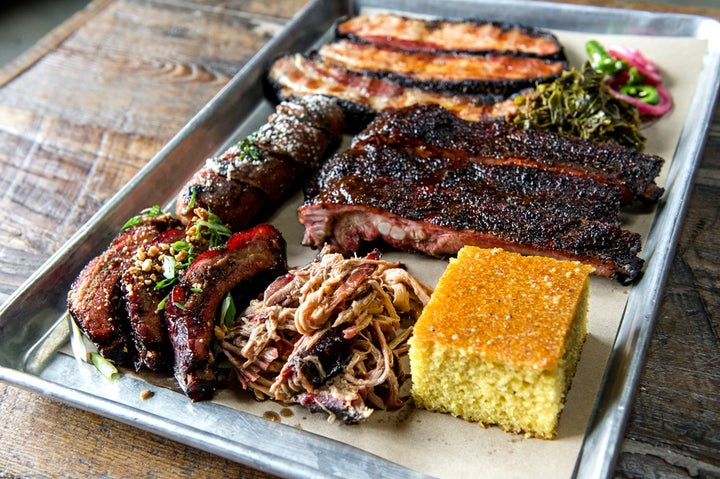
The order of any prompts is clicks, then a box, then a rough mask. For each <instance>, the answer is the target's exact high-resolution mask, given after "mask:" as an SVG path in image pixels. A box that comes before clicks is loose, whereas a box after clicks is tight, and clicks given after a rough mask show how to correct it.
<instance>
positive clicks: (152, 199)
mask: <svg viewBox="0 0 720 479" xmlns="http://www.w3.org/2000/svg"><path fill="white" fill-rule="evenodd" d="M365 8H385V9H394V10H399V11H406V12H413V13H418V14H427V15H434V16H441V17H458V18H467V17H476V18H483V19H488V20H495V21H504V22H510V23H521V24H526V25H533V26H537V27H542V28H548V29H565V30H572V31H577V32H585V33H597V34H602V33H617V34H632V35H648V36H655V37H678V38H695V39H705V40H707V51H706V52H705V55H704V60H703V66H702V71H701V72H700V75H699V77H698V78H697V83H696V88H695V93H694V94H693V96H692V99H691V102H690V105H689V111H691V112H693V114H692V115H687V118H685V119H684V123H683V127H682V132H681V134H680V139H679V142H678V144H677V148H676V149H675V152H674V155H673V159H672V162H671V165H670V168H669V171H668V173H667V179H666V182H665V186H666V189H667V193H666V196H665V199H664V202H663V203H662V204H661V205H659V206H658V208H657V210H656V212H655V216H654V222H653V224H652V227H651V229H650V233H649V235H648V237H647V240H646V244H645V247H644V252H643V256H644V257H645V258H646V259H651V260H650V261H648V263H647V267H646V271H645V274H644V277H643V279H642V280H641V281H640V282H639V283H638V284H637V285H635V286H633V287H632V288H631V289H630V292H629V294H628V300H627V303H626V306H625V311H624V313H623V315H622V320H621V322H620V327H619V328H618V330H617V335H616V337H615V341H614V344H613V346H612V349H611V351H610V355H609V360H608V362H607V365H606V367H605V373H604V376H603V378H602V383H601V387H600V394H599V395H598V397H597V398H596V400H595V405H594V408H593V414H592V416H591V418H590V420H589V423H588V426H587V429H586V432H585V435H584V442H583V446H582V448H581V450H580V453H579V455H578V457H577V460H576V463H575V470H574V472H573V475H574V476H576V477H607V476H609V475H610V474H611V473H612V471H613V467H614V462H615V458H616V456H617V453H618V445H619V444H620V442H621V439H622V433H623V430H624V427H625V423H626V420H627V416H628V414H629V410H630V406H631V404H632V398H633V395H634V391H635V388H636V385H637V381H638V377H639V374H640V370H641V367H642V363H643V361H644V357H645V352H646V349H647V345H648V342H649V338H650V335H651V331H652V328H653V323H654V319H655V315H656V311H657V307H658V304H659V298H660V295H661V293H662V289H663V285H664V282H665V278H666V275H667V272H668V270H669V267H670V263H671V260H672V258H673V255H674V245H675V244H676V240H677V237H678V235H679V232H680V226H681V223H682V219H683V217H684V214H685V205H686V201H685V200H686V198H687V197H688V195H689V192H690V189H691V187H692V182H693V176H694V173H695V171H696V169H697V166H698V163H699V161H700V158H701V153H702V151H703V145H704V139H705V135H706V132H707V129H708V126H709V122H710V118H711V113H712V106H713V105H714V103H715V100H716V96H717V93H718V85H719V84H720V79H719V76H720V24H718V22H716V21H714V20H711V19H708V18H703V17H697V16H688V15H676V14H657V13H650V12H641V11H631V10H619V9H600V8H596V7H587V6H575V5H569V4H551V3H542V2H522V1H497V0H444V1H443V2H430V1H413V0H383V1H375V0H367V1H356V2H350V1H332V0H313V1H311V2H310V3H309V4H308V5H307V6H306V7H305V8H304V9H303V10H302V11H301V12H300V13H299V14H298V15H297V16H296V17H295V18H294V19H293V20H292V21H290V22H289V23H288V25H287V26H286V28H285V29H284V30H283V31H282V32H281V33H280V34H279V35H278V36H276V37H275V38H273V39H272V40H271V41H270V42H269V43H268V44H267V45H266V46H265V47H264V48H263V49H262V50H260V52H258V54H257V55H256V56H255V57H254V58H253V59H252V60H251V61H249V62H248V64H247V65H246V66H245V67H244V68H243V69H242V70H241V71H240V72H239V73H238V74H237V75H236V76H235V77H234V78H233V79H232V80H231V82H229V84H228V85H227V86H226V87H225V88H224V89H223V90H222V91H221V92H220V93H219V94H218V95H217V96H216V97H215V98H214V99H213V100H212V101H211V102H210V103H209V104H208V105H207V106H206V107H205V108H204V109H203V110H202V111H200V113H199V114H198V115H197V116H196V117H195V118H193V119H192V121H191V122H190V123H189V124H188V125H187V126H186V127H185V128H183V129H182V130H181V131H180V132H179V134H178V135H177V136H176V137H175V138H173V140H172V141H170V142H169V143H168V144H167V145H166V146H165V147H164V148H163V149H162V150H161V151H160V152H159V153H158V154H157V155H156V156H155V157H154V158H152V160H151V161H150V162H149V163H148V164H147V166H146V167H145V168H143V169H142V171H140V172H139V173H138V174H137V176H136V177H135V178H133V180H132V181H131V182H130V183H129V184H127V185H126V186H125V187H124V188H123V189H122V190H121V191H119V192H118V193H117V194H116V195H115V196H114V197H113V198H112V199H111V200H110V201H109V202H108V203H107V204H106V205H105V206H104V207H103V208H102V209H101V210H100V211H98V212H97V214H95V215H94V216H93V217H92V219H91V220H90V221H89V222H88V223H87V224H86V225H85V226H84V227H83V228H81V229H80V230H79V231H78V232H77V234H75V235H74V236H73V237H72V238H71V239H70V241H68V243H67V244H66V245H65V246H64V247H63V248H62V249H61V250H60V251H58V252H57V253H56V254H54V255H53V256H52V257H51V258H50V259H49V260H48V261H47V262H46V263H45V264H44V265H43V266H42V268H40V269H39V270H38V271H37V272H36V273H35V274H34V275H33V276H32V277H31V278H29V279H28V281H27V282H26V283H25V284H24V285H23V286H22V287H21V288H19V289H18V291H16V292H15V293H14V294H13V295H12V296H11V297H10V298H9V300H8V301H7V302H6V303H5V304H4V305H3V306H2V309H0V380H3V381H6V382H8V383H11V384H15V385H17V386H20V387H23V388H26V389H29V390H33V391H36V392H39V393H41V394H44V395H46V396H48V397H52V398H56V399H58V400H61V401H64V402H67V403H69V404H71V405H74V406H77V407H80V408H83V409H86V410H89V411H92V412H95V413H98V414H101V415H104V416H107V417H111V418H114V419H117V420H119V421H122V422H125V423H128V424H131V425H134V426H137V427H139V428H142V429H146V430H149V431H152V432H153V433H156V434H160V435H163V436H166V437H168V438H171V439H174V440H177V441H180V442H183V443H186V444H189V445H192V446H195V447H198V448H200V449H203V450H207V451H210V452H213V453H215V454H218V455H220V456H223V457H226V458H228V459H231V460H234V461H238V462H240V463H244V464H247V465H249V466H252V467H255V468H257V469H260V470H264V471H268V472H270V473H274V474H278V475H281V476H286V477H302V478H305V477H308V478H309V477H313V478H317V477H343V478H351V477H368V478H369V477H426V476H425V475H423V474H421V473H419V472H416V471H413V470H410V469H408V468H407V467H404V466H401V465H398V464H395V463H392V462H390V461H387V460H385V459H382V458H380V457H378V456H375V455H373V454H370V453H367V452H365V451H363V450H361V449H359V448H356V447H353V446H349V445H347V444H344V443H342V442H339V441H335V440H332V439H328V438H326V437H322V436H320V435H316V434H313V433H309V432H306V431H302V430H298V429H295V428H292V427H288V426H285V425H282V424H276V423H273V422H271V421H268V420H266V419H263V418H261V417H258V416H256V415H253V414H248V413H245V412H243V411H238V410H236V409H232V408H229V407H227V406H225V405H222V404H218V403H195V404H190V403H189V401H188V400H187V399H186V398H185V397H184V396H183V395H182V394H179V393H177V392H175V391H173V390H171V389H164V388H160V389H159V390H157V391H156V395H155V397H154V398H153V400H152V401H142V400H141V399H140V391H141V390H142V389H144V388H145V387H146V383H144V382H143V381H141V380H138V379H137V378H133V377H131V376H128V375H125V376H123V377H121V378H120V379H119V380H117V381H112V382H110V381H100V382H98V381H97V378H96V377H93V376H91V375H88V374H83V373H82V371H80V372H78V365H77V364H76V362H75V360H74V359H73V358H72V357H70V356H68V355H66V354H58V352H59V351H60V350H61V349H62V348H65V347H66V345H67V342H68V328H67V325H66V323H65V321H64V320H63V319H62V317H63V313H64V311H65V307H66V306H65V300H66V294H67V290H68V287H69V285H70V283H71V281H72V280H73V278H74V277H75V276H76V275H77V274H78V272H79V271H80V270H81V269H82V267H83V266H84V265H85V263H86V262H87V261H88V260H89V259H90V258H91V257H93V256H94V255H96V254H97V253H99V252H100V251H102V250H103V249H104V248H105V247H106V245H107V244H108V242H109V240H110V239H111V237H112V236H114V233H115V232H116V231H117V229H118V228H119V226H120V225H122V224H123V223H124V221H125V220H126V218H128V217H130V216H132V215H134V214H135V213H136V212H137V211H139V210H140V209H142V208H145V207H147V206H149V205H151V204H168V203H170V202H172V199H173V197H174V196H175V194H176V193H177V191H178V189H179V188H180V186H181V185H182V183H183V182H184V180H185V178H186V177H187V176H189V175H190V174H191V173H192V172H193V171H195V170H196V169H197V168H198V167H200V165H201V164H202V162H203V161H204V159H205V158H207V157H209V156H211V155H212V154H214V153H216V152H218V151H220V150H222V149H224V148H225V146H226V145H228V143H229V142H230V141H232V140H233V139H235V138H238V137H240V136H244V135H246V134H248V133H250V132H251V131H253V130H254V129H255V128H256V127H257V126H258V125H259V124H261V123H262V122H263V120H264V118H265V117H266V115H267V111H268V108H269V106H268V105H267V104H266V102H265V101H264V100H262V97H263V94H262V87H261V77H262V75H263V72H264V68H265V66H266V65H267V64H268V63H269V61H270V60H272V59H273V58H274V57H276V56H277V55H278V54H280V53H283V52H285V51H303V50H306V49H308V48H311V47H312V46H313V45H315V44H316V43H317V42H318V39H321V38H324V37H326V35H327V32H328V31H329V29H330V28H331V26H332V25H333V23H334V22H335V21H336V20H337V19H338V18H339V17H341V16H343V15H347V14H353V13H356V12H358V11H360V10H361V9H365ZM188 158H196V159H197V163H196V164H191V163H188V161H187V159H188ZM178 172H182V175H179V174H178ZM168 179H170V180H168ZM178 412H182V414H178ZM409 447H411V446H409Z"/></svg>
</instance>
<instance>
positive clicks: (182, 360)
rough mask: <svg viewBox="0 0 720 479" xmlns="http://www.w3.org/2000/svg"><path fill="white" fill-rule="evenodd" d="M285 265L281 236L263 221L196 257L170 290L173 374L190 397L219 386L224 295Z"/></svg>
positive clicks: (204, 395)
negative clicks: (217, 355)
mask: <svg viewBox="0 0 720 479" xmlns="http://www.w3.org/2000/svg"><path fill="white" fill-rule="evenodd" d="M286 270H287V264H286V262H285V241H284V239H283V238H282V236H281V234H280V232H279V231H277V230H276V229H275V228H274V227H272V226H270V225H267V224H261V225H258V226H256V227H254V228H251V229H249V230H246V231H243V232H240V233H236V234H235V235H233V236H232V237H231V238H230V240H229V241H228V243H227V246H226V247H225V248H220V249H212V250H210V251H208V252H206V253H204V254H202V255H200V256H198V257H197V258H196V259H195V260H194V261H193V263H192V264H191V265H190V266H189V267H188V269H187V271H186V272H185V274H184V275H183V276H182V278H181V279H180V282H179V283H178V284H177V285H176V286H175V287H174V288H173V290H172V293H171V295H170V300H169V301H168V303H167V306H166V311H167V312H166V320H167V323H168V335H169V337H170V341H171V343H172V346H173V350H174V358H175V377H176V379H177V380H178V383H179V384H180V387H181V388H182V389H183V391H184V392H185V394H186V395H187V396H188V397H189V398H190V399H192V400H193V401H199V400H203V399H208V398H209V397H211V396H212V394H213V392H214V391H215V389H216V387H217V381H218V379H217V374H216V371H215V368H216V365H215V361H214V352H213V345H214V344H215V340H214V336H215V333H214V329H215V317H216V315H217V311H218V308H219V306H220V303H221V302H222V301H223V299H224V298H225V296H226V294H227V293H228V292H230V291H231V290H233V288H235V287H237V286H238V285H240V284H245V283H246V282H249V281H251V280H254V279H257V280H260V279H262V281H258V284H266V283H268V282H269V279H270V278H274V277H275V276H277V275H280V274H283V273H285V271H286ZM261 275H262V278H260V276H261Z"/></svg>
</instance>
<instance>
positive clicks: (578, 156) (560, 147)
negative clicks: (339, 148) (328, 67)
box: [352, 105, 664, 204]
mask: <svg viewBox="0 0 720 479" xmlns="http://www.w3.org/2000/svg"><path fill="white" fill-rule="evenodd" d="M369 143H373V144H395V145H402V146H403V147H404V148H406V149H407V150H409V151H421V152H427V151H433V152H435V154H438V155H451V156H453V157H456V158H458V159H459V158H464V159H466V160H467V161H474V162H484V163H494V164H499V163H501V164H518V165H526V166H532V167H535V168H543V169H549V170H553V171H558V172H562V173H565V174H572V175H579V176H585V177H590V178H594V179H596V180H598V181H601V182H604V183H608V184H611V185H615V186H617V187H619V188H620V190H621V193H622V197H621V199H622V202H623V204H630V203H632V202H633V201H636V200H640V201H643V202H647V203H654V202H656V201H657V200H658V199H659V197H660V196H661V195H662V193H663V190H662V188H659V187H658V186H657V184H656V183H655V178H656V177H657V176H658V174H659V173H660V169H661V168H662V165H663V161H664V160H663V159H662V158H660V157H658V156H655V155H647V154H643V153H640V152H638V151H636V150H634V149H632V148H627V147H624V146H620V145H614V144H609V143H597V142H593V141H590V140H584V139H581V138H578V137H573V136H569V135H561V134H557V133H553V132H545V131H537V130H524V129H520V128H519V127H516V126H513V125H510V124H508V123H505V122H485V123H479V122H468V121H463V120H461V119H458V118H457V117H456V116H454V115H452V114H451V113H450V112H448V111H447V110H445V109H443V108H438V107H436V106H433V105H426V106H417V107H413V108H404V109H400V110H397V111H394V112H392V113H389V114H387V115H382V116H380V117H378V118H377V119H376V120H375V121H373V123H372V124H371V125H369V126H368V128H366V129H365V130H364V131H363V132H362V133H361V134H359V135H357V136H356V137H355V138H354V140H353V145H352V147H353V148H358V149H359V148H362V145H363V144H369Z"/></svg>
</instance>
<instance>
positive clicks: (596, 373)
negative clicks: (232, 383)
mask: <svg viewBox="0 0 720 479" xmlns="http://www.w3.org/2000/svg"><path fill="white" fill-rule="evenodd" d="M555 33H556V34H557V36H558V37H559V39H560V40H561V42H562V43H563V45H564V46H565V49H566V53H567V55H568V58H569V60H570V63H571V65H578V66H579V65H582V63H583V62H584V61H585V58H586V56H585V51H584V44H585V41H587V40H588V39H590V38H591V37H590V36H588V35H586V34H582V33H577V32H567V31H557V32H555ZM592 38H596V39H598V40H599V41H601V42H602V43H603V44H604V45H606V46H609V45H625V46H633V47H636V48H639V49H640V50H641V51H642V52H644V53H645V55H646V56H647V57H648V58H650V59H652V60H653V61H655V62H656V63H657V64H658V66H659V67H660V69H661V71H662V72H663V74H664V76H665V82H666V85H667V87H668V88H669V90H670V92H671V94H672V96H673V99H674V102H675V104H674V107H673V110H672V111H671V113H670V114H668V115H667V116H665V117H664V118H662V119H660V120H659V121H657V122H655V123H654V124H653V125H651V126H649V127H648V128H646V129H644V130H643V134H645V136H646V137H647V139H648V144H647V148H646V152H648V153H653V154H658V155H660V156H662V157H664V158H665V159H666V160H667V162H666V164H665V166H664V169H663V173H662V175H661V177H660V178H659V179H658V184H659V185H661V186H663V185H664V182H665V174H666V173H665V172H666V171H667V168H668V164H667V163H668V162H669V161H670V159H671V158H672V157H673V152H674V150H675V147H676V144H677V142H678V138H679V135H680V131H681V129H682V125H683V122H684V120H685V117H686V115H687V114H688V106H689V103H690V100H691V98H692V95H693V93H694V90H695V82H696V79H697V77H698V75H699V73H700V71H701V69H702V59H703V55H704V53H705V51H706V48H707V45H706V42H705V41H702V40H696V39H686V38H656V37H654V38H649V37H642V36H614V35H593V36H592ZM300 201H301V198H300V197H299V196H298V197H296V198H294V199H293V200H291V201H289V202H288V204H287V205H285V207H284V208H283V209H281V210H280V211H279V212H278V213H277V215H276V216H275V217H274V218H273V219H272V222H273V223H274V224H276V225H278V226H279V227H281V229H282V231H283V234H284V235H285V237H286V238H287V240H288V244H289V248H288V257H289V262H290V264H294V265H300V264H305V263H307V262H309V261H311V260H312V258H313V256H314V254H315V252H314V251H310V250H308V249H307V248H303V247H302V246H300V240H301V238H302V232H303V229H302V227H301V226H300V225H299V224H298V222H297V214H296V209H297V206H298V205H299V204H300ZM652 219H653V211H652V210H649V211H639V212H632V213H624V214H623V222H624V225H625V226H624V227H626V228H628V229H631V230H634V231H637V232H639V233H641V234H642V235H643V238H647V235H648V232H649V229H650V225H651V222H652ZM385 258H386V259H389V260H396V259H397V260H400V261H402V262H403V263H405V264H406V265H407V266H408V269H409V271H410V272H411V273H412V274H414V275H415V276H417V277H418V278H419V279H421V280H422V281H425V282H426V283H427V284H430V285H435V284H436V282H437V279H438V278H439V276H440V275H441V274H442V272H443V271H444V269H445V266H446V265H447V263H446V261H443V260H437V259H430V258H426V257H423V256H421V255H414V254H402V253H388V254H386V255H385ZM629 291H630V289H629V287H623V286H620V285H619V284H617V283H615V282H613V281H610V280H607V279H602V278H593V280H592V283H591V296H590V311H589V317H588V320H589V325H588V327H589V336H588V339H587V342H586V343H585V346H584V348H583V352H582V356H581V360H580V364H579V365H578V370H577V373H576V375H575V378H574V380H573V383H572V387H571V390H570V392H569V394H568V396H567V401H566V406H565V409H564V411H563V413H562V416H561V418H560V425H559V429H558V437H557V438H556V439H554V440H541V439H534V438H526V437H524V436H522V435H516V434H509V433H506V432H503V431H501V430H500V429H499V428H496V427H490V428H486V429H483V428H482V427H480V426H478V425H477V424H472V423H468V422H465V421H463V420H460V419H457V418H455V417H452V416H450V415H447V414H440V413H432V412H428V411H423V410H418V409H416V408H415V407H414V406H413V405H412V403H410V404H409V405H408V406H406V407H405V408H404V409H403V410H401V411H397V412H392V413H386V412H376V413H374V414H373V415H372V416H371V417H370V419H369V421H368V422H367V423H364V424H360V425H355V426H346V425H343V424H341V423H334V424H331V423H329V422H328V421H327V420H326V418H325V417H324V416H323V415H320V414H311V413H309V412H307V411H306V410H304V409H302V408H297V407H292V408H287V406H286V405H280V404H275V403H273V402H264V403H256V402H254V401H252V400H251V399H248V398H242V397H238V395H237V392H234V391H223V392H221V393H220V394H219V395H218V398H217V400H218V401H220V402H223V403H225V404H228V405H231V406H233V407H238V408H241V409H243V410H245V411H249V412H251V413H253V414H257V415H261V416H262V415H265V416H266V417H272V418H274V419H275V420H279V421H280V422H282V423H283V424H287V425H288V426H291V427H297V428H301V429H303V430H306V431H311V432H314V433H317V434H320V435H323V436H327V437H330V438H333V439H337V440H339V441H342V442H344V443H347V444H351V445H354V446H356V447H359V448H361V449H364V450H366V451H368V452H371V453H373V454H376V455H378V456H381V457H383V458H386V459H389V460H391V461H394V462H396V463H399V464H402V465H404V466H407V467H409V468H411V469H414V470H417V471H420V472H423V473H426V474H429V475H432V476H436V477H441V478H457V477H486V478H496V477H497V478H514V477H517V478H527V477H533V478H535V479H540V478H558V477H569V476H570V475H571V474H572V471H573V467H574V465H575V461H576V459H577V456H578V453H579V451H580V447H581V445H582V440H583V436H584V433H585V429H586V426H587V424H588V420H589V417H590V414H591V412H592V407H593V403H594V401H595V398H596V397H597V394H598V390H599V385H600V381H601V379H602V375H603V372H604V369H605V364H606V362H607V359H608V355H609V353H610V349H611V347H612V344H613V341H614V338H615V334H616V332H617V329H618V326H619V323H620V320H621V318H622V313H623V309H624V307H625V303H626V300H627V296H628V293H629Z"/></svg>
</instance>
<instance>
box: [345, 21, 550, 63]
mask: <svg viewBox="0 0 720 479" xmlns="http://www.w3.org/2000/svg"><path fill="white" fill-rule="evenodd" d="M336 35H337V36H338V37H346V38H350V39H353V40H357V41H364V42H367V43H372V44H377V45H384V46H391V47H396V48H403V49H408V50H415V51H450V52H473V53H488V52H502V53H512V54H516V55H535V56H541V57H549V58H559V57H561V56H563V53H562V47H561V45H560V42H558V40H557V39H556V38H555V37H554V36H553V35H552V34H550V33H548V32H545V31H540V30H536V29H532V28H529V27H522V26H517V25H508V24H502V23H496V22H485V21H475V20H464V21H452V20H422V19H414V18H407V17H403V16H399V15H390V14H376V15H358V16H355V17H352V18H349V19H347V20H345V21H343V22H341V23H339V24H338V26H337V27H336Z"/></svg>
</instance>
